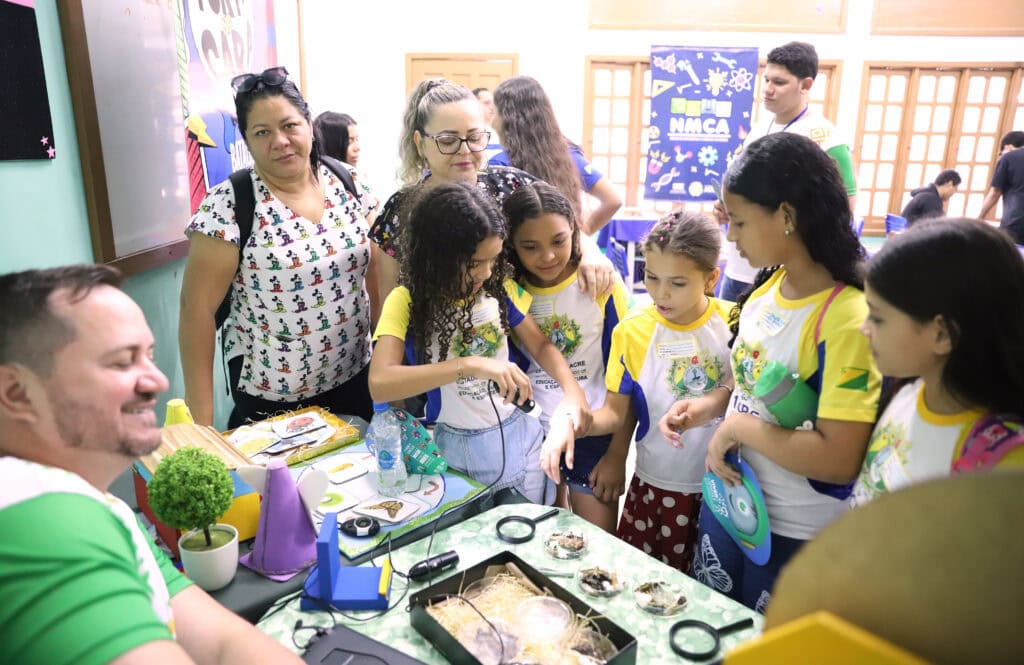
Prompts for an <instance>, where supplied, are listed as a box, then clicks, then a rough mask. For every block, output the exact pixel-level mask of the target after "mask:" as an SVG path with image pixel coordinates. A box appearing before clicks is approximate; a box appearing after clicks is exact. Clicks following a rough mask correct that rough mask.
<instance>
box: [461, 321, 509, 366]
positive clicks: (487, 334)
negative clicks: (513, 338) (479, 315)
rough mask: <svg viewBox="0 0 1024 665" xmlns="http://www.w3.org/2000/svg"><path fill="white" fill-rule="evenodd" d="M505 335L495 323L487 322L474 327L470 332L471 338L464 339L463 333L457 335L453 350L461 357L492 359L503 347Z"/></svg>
mask: <svg viewBox="0 0 1024 665" xmlns="http://www.w3.org/2000/svg"><path fill="white" fill-rule="evenodd" d="M503 336H504V334H503V333H502V332H501V331H500V330H499V329H498V326H496V325H494V323H493V322H487V323H484V324H481V325H479V326H474V327H473V328H472V330H470V331H469V337H468V338H467V339H463V337H462V333H461V332H459V333H457V334H456V335H455V338H454V340H453V341H452V349H454V350H455V353H457V354H458V355H460V356H463V357H465V356H484V357H487V358H491V357H493V356H494V354H495V353H497V351H498V347H499V346H501V339H502V337H503Z"/></svg>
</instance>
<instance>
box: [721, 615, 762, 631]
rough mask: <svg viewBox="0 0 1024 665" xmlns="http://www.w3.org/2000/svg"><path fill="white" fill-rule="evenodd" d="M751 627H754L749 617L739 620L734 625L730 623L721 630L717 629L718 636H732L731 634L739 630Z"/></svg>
mask: <svg viewBox="0 0 1024 665" xmlns="http://www.w3.org/2000/svg"><path fill="white" fill-rule="evenodd" d="M753 627H754V620H753V619H751V618H750V617H747V618H746V619H741V620H740V621H737V622H736V623H730V624H729V625H728V626H722V627H721V628H719V629H718V634H719V635H732V634H733V633H738V632H740V631H741V630H746V629H747V628H753Z"/></svg>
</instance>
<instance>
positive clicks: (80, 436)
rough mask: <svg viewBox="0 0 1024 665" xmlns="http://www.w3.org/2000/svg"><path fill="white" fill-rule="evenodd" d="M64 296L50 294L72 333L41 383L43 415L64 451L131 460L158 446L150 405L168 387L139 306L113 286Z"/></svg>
mask: <svg viewBox="0 0 1024 665" xmlns="http://www.w3.org/2000/svg"><path fill="white" fill-rule="evenodd" d="M68 295H69V294H68V292H67V291H58V292H56V293H54V294H53V295H52V296H51V297H50V307H51V308H53V311H54V313H55V314H57V315H58V316H61V317H62V318H64V319H65V320H66V321H67V322H68V323H69V324H70V325H71V326H72V327H73V328H74V334H75V338H74V340H73V341H72V342H70V343H69V344H66V345H65V346H64V347H63V348H61V349H59V350H58V351H57V352H56V354H55V355H54V361H53V370H52V372H51V373H50V374H49V376H47V377H46V378H44V379H43V380H42V383H43V390H44V391H45V396H46V401H47V403H46V404H45V405H43V407H42V409H43V411H42V412H41V415H43V416H44V417H48V418H49V419H50V421H51V422H52V423H53V424H54V426H55V429H56V434H57V435H58V436H59V438H60V443H61V444H62V445H64V446H67V447H69V448H74V449H76V450H81V451H89V452H90V453H94V452H98V453H112V454H114V455H117V456H122V457H127V458H132V459H134V458H137V457H141V456H143V455H147V454H149V453H151V452H152V451H154V450H156V448H157V447H159V445H160V430H159V428H158V427H157V423H156V413H155V412H154V410H153V407H154V406H155V405H156V397H157V395H158V394H159V393H161V392H163V391H164V390H167V386H168V384H167V377H165V376H164V374H163V372H161V371H160V370H159V369H158V368H157V366H156V365H155V364H154V363H153V334H152V333H151V332H150V330H149V326H148V325H147V324H146V318H145V316H144V315H143V314H142V310H141V309H139V306H138V305H136V304H135V302H134V301H133V300H132V299H131V298H129V297H128V296H127V295H126V294H125V293H124V292H122V291H121V290H119V289H116V288H114V287H111V286H99V287H97V288H95V289H93V290H92V291H91V292H90V293H89V295H88V296H86V297H85V298H83V299H82V300H80V301H78V302H75V303H72V302H70V300H69V298H68ZM46 411H49V413H46Z"/></svg>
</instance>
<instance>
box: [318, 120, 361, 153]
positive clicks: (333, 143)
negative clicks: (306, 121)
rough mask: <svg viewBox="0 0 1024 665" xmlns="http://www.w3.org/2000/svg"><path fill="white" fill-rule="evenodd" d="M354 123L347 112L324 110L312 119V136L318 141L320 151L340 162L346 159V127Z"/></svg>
mask: <svg viewBox="0 0 1024 665" xmlns="http://www.w3.org/2000/svg"><path fill="white" fill-rule="evenodd" d="M354 124H356V121H355V120H353V119H352V116H350V115H349V114H347V113H335V112H334V111H324V112H323V113H321V114H320V115H318V116H317V117H316V120H314V121H313V131H314V132H315V134H314V136H316V138H317V139H319V141H320V152H321V153H322V154H324V155H327V156H328V157H333V158H335V159H337V160H340V161H342V162H347V161H348V128H349V125H354Z"/></svg>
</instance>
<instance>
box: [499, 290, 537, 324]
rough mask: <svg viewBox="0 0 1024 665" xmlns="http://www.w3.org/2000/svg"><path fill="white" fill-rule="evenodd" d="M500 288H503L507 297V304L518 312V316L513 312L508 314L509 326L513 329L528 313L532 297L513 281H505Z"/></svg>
mask: <svg viewBox="0 0 1024 665" xmlns="http://www.w3.org/2000/svg"><path fill="white" fill-rule="evenodd" d="M502 286H504V287H505V293H506V294H507V295H508V299H509V302H510V303H511V304H512V306H513V307H515V308H516V309H517V310H519V314H518V315H517V314H516V313H514V312H509V325H511V326H512V327H513V328H515V327H516V326H517V325H519V322H520V321H522V319H523V317H524V316H525V315H526V314H527V313H528V312H529V311H530V304H531V303H533V295H532V294H531V293H530V292H529V291H527V290H526V289H524V288H523V287H522V286H521V285H520V284H519V283H518V282H516V281H515V280H514V279H506V280H505V282H504V283H503V284H502Z"/></svg>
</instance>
